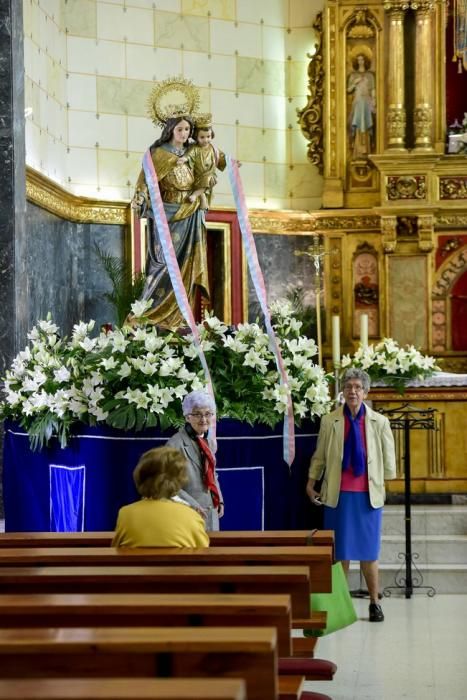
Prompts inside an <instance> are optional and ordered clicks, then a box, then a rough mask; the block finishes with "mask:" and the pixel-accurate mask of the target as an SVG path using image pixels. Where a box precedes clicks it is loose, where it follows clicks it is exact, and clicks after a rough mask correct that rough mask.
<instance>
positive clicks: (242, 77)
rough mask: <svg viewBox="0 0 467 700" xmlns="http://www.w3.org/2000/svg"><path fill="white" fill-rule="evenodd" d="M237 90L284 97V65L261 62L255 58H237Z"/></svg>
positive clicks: (273, 62) (275, 62) (278, 62)
mask: <svg viewBox="0 0 467 700" xmlns="http://www.w3.org/2000/svg"><path fill="white" fill-rule="evenodd" d="M237 90H238V91H241V92H253V93H255V94H261V93H263V92H264V94H266V95H285V64H284V63H282V61H263V60H260V59H255V58H245V57H243V56H238V58H237Z"/></svg>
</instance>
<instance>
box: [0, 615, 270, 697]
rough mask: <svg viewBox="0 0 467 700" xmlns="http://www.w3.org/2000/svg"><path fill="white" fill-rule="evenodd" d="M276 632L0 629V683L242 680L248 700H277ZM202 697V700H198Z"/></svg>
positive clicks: (184, 628) (263, 629) (241, 629)
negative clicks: (16, 680) (25, 680)
mask: <svg viewBox="0 0 467 700" xmlns="http://www.w3.org/2000/svg"><path fill="white" fill-rule="evenodd" d="M276 643H277V639H276V631H275V630H274V629H270V628H266V627H264V628H256V627H249V628H242V627H226V628H224V627H217V628H202V627H200V628H193V627H178V628H177V627H170V628H165V627H160V628H155V627H152V628H138V627H135V628H129V629H127V628H54V629H44V628H37V629H3V630H0V678H2V679H8V678H9V679H12V678H73V677H94V678H108V677H113V678H128V677H135V676H136V677H141V678H144V677H146V678H152V677H174V678H180V677H182V678H183V677H191V676H193V677H198V678H206V677H209V676H212V674H213V673H214V672H215V674H216V676H219V677H221V676H224V677H231V678H244V679H245V682H246V687H247V697H248V699H249V700H274V699H275V698H277V694H278V679H277V650H276ZM202 697H205V696H202Z"/></svg>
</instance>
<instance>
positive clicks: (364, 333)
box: [360, 314, 368, 348]
mask: <svg viewBox="0 0 467 700" xmlns="http://www.w3.org/2000/svg"><path fill="white" fill-rule="evenodd" d="M360 345H361V346H362V348H367V347H368V314H360Z"/></svg>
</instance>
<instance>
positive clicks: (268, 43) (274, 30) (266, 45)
mask: <svg viewBox="0 0 467 700" xmlns="http://www.w3.org/2000/svg"><path fill="white" fill-rule="evenodd" d="M261 33H262V44H263V51H262V57H263V58H264V59H270V60H272V61H285V60H286V59H287V52H286V49H285V38H284V30H283V28H282V27H267V26H263V28H262V32H261Z"/></svg>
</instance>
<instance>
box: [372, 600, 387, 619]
mask: <svg viewBox="0 0 467 700" xmlns="http://www.w3.org/2000/svg"><path fill="white" fill-rule="evenodd" d="M383 620H384V613H383V609H382V607H381V605H378V603H370V622H382V621H383Z"/></svg>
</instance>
